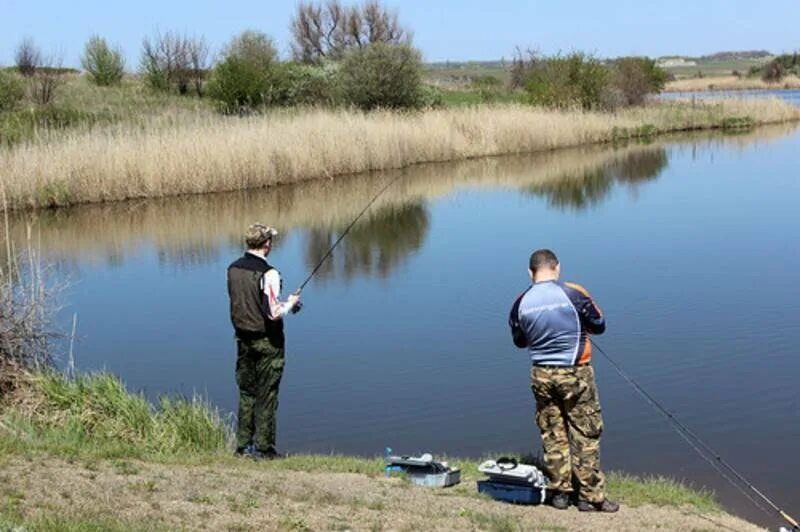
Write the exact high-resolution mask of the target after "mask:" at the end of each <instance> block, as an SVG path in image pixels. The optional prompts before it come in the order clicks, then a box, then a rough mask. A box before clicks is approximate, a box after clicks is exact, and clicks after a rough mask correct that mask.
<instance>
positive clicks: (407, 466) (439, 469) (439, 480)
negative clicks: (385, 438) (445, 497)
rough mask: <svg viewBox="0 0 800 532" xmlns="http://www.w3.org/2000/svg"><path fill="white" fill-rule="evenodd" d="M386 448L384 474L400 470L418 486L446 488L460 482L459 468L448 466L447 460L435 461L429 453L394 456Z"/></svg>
mask: <svg viewBox="0 0 800 532" xmlns="http://www.w3.org/2000/svg"><path fill="white" fill-rule="evenodd" d="M390 453H391V449H387V453H386V456H385V461H386V468H385V470H384V471H385V472H386V475H387V476H388V475H391V473H392V472H402V473H404V474H405V475H406V477H407V478H408V479H409V480H410V481H411V482H413V483H414V484H416V485H418V486H427V487H430V488H446V487H448V486H453V485H455V484H458V483H459V482H461V470H460V469H458V468H452V467H450V466H449V465H448V464H447V462H437V461H436V460H434V459H433V456H432V455H430V454H429V453H425V454H423V455H421V456H395V455H392V454H390Z"/></svg>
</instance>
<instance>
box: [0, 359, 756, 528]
mask: <svg viewBox="0 0 800 532" xmlns="http://www.w3.org/2000/svg"><path fill="white" fill-rule="evenodd" d="M19 382H20V383H21V384H20V385H19V386H18V387H17V388H16V389H15V390H13V391H11V392H10V393H7V394H6V395H5V396H4V397H3V403H2V411H1V412H0V463H2V466H3V467H2V472H0V528H2V527H14V526H23V527H25V528H26V529H30V530H159V529H164V530H172V529H176V528H186V529H196V528H200V527H208V528H211V529H227V530H245V529H252V528H253V527H266V528H267V529H270V530H275V529H284V530H309V529H339V530H344V529H370V530H380V529H419V528H420V527H422V528H426V529H454V528H457V529H481V530H519V529H537V530H544V529H546V530H580V529H587V530H588V529H592V528H593V527H594V528H596V527H597V526H602V527H608V526H611V527H613V528H615V529H620V530H626V529H630V530H635V529H638V527H641V526H643V525H647V524H648V523H649V524H650V525H654V524H657V523H668V526H667V528H672V529H687V528H686V527H688V528H699V527H701V526H702V525H703V523H706V525H707V523H708V522H712V523H716V524H717V525H719V524H720V523H723V524H725V526H734V527H735V528H736V529H747V527H748V526H749V525H748V524H747V523H744V522H742V521H738V520H736V519H735V518H732V517H730V516H727V515H726V514H724V513H723V512H721V510H720V509H719V507H718V506H717V504H716V503H715V502H714V500H713V497H712V495H711V494H710V493H708V492H704V491H696V490H693V489H690V488H689V487H687V486H684V485H682V484H680V483H679V482H676V481H673V480H669V479H664V478H649V479H640V478H635V477H631V476H627V475H622V474H613V473H612V474H611V475H609V493H610V496H612V497H614V498H617V499H619V500H621V501H622V502H623V504H624V505H625V508H624V510H623V512H621V513H620V514H618V515H617V516H615V517H609V516H592V517H591V518H587V516H585V515H583V514H578V513H577V512H574V511H572V512H558V511H556V510H553V509H551V508H545V507H539V508H536V509H530V508H520V507H510V506H507V505H503V504H499V503H496V502H494V501H491V500H489V499H487V498H485V497H483V496H480V495H478V494H477V492H476V490H475V484H474V481H475V480H477V479H479V478H481V475H480V474H479V473H478V471H477V464H478V462H477V461H474V460H458V459H451V460H450V461H451V463H455V464H457V465H458V466H460V467H461V468H462V470H463V481H462V483H461V484H460V485H459V486H457V487H454V488H451V489H448V490H426V489H421V488H414V487H413V486H411V485H410V484H409V483H408V482H407V481H404V480H403V479H399V478H390V479H389V478H385V477H384V476H383V475H382V461H381V460H380V459H377V458H375V459H363V458H357V457H346V456H335V455H325V456H319V455H317V456H309V455H299V456H292V457H290V458H288V459H286V460H281V461H275V462H269V463H254V462H251V461H249V460H244V459H237V458H234V457H232V456H231V453H230V443H229V433H228V430H227V428H226V426H225V424H224V423H223V421H222V420H221V418H220V417H219V416H218V415H217V414H216V413H215V412H214V411H212V410H211V409H209V408H208V406H207V405H206V404H205V403H203V402H201V401H197V400H191V401H187V400H179V401H166V400H164V401H162V402H161V403H160V405H158V406H157V407H154V406H151V405H150V404H149V403H147V401H145V400H144V399H143V398H142V397H141V396H138V395H134V394H130V393H128V392H127V391H126V390H125V388H124V386H123V385H122V384H121V383H120V382H119V381H118V380H117V379H115V378H113V377H111V376H109V375H102V374H101V375H94V376H83V377H79V378H77V379H75V380H66V379H64V378H63V377H61V376H60V375H56V374H44V375H43V374H35V375H31V374H28V375H26V376H25V378H23V379H20V380H19ZM601 521H602V523H601Z"/></svg>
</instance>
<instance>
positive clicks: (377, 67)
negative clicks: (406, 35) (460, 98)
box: [340, 42, 423, 110]
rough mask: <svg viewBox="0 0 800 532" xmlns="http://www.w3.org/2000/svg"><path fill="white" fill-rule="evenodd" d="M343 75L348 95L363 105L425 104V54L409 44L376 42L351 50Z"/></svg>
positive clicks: (354, 102) (343, 63)
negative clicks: (423, 86) (423, 57)
mask: <svg viewBox="0 0 800 532" xmlns="http://www.w3.org/2000/svg"><path fill="white" fill-rule="evenodd" d="M340 76H341V84H342V89H343V93H344V97H345V99H346V100H347V102H349V103H351V104H352V105H355V106H356V107H359V108H361V109H366V110H369V109H376V108H390V109H401V108H418V107H421V106H422V105H423V90H422V58H421V55H420V53H419V51H418V50H416V49H415V48H413V47H412V46H410V45H407V44H385V43H381V42H376V43H373V44H370V45H369V46H367V47H364V48H359V49H355V50H351V51H350V52H348V53H347V55H345V58H344V60H343V61H342V65H341V69H340Z"/></svg>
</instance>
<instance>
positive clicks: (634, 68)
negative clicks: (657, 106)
mask: <svg viewBox="0 0 800 532" xmlns="http://www.w3.org/2000/svg"><path fill="white" fill-rule="evenodd" d="M612 69H613V72H612V84H613V86H614V87H615V88H616V89H618V90H619V91H620V93H621V94H622V96H623V99H624V101H623V103H624V105H641V104H643V103H644V100H645V97H646V96H647V95H648V94H652V93H658V92H661V91H662V90H663V89H664V85H665V83H666V81H667V73H666V72H665V71H664V70H663V69H662V68H661V67H659V66H658V65H657V64H656V61H655V60H654V59H650V58H648V57H622V58H620V59H617V60H616V61H614V63H613V66H612Z"/></svg>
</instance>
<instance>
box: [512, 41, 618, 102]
mask: <svg viewBox="0 0 800 532" xmlns="http://www.w3.org/2000/svg"><path fill="white" fill-rule="evenodd" d="M607 83H608V71H607V69H606V68H605V67H604V66H603V65H602V64H601V63H600V61H599V60H598V59H597V58H595V57H593V56H591V55H587V54H584V53H581V52H573V53H571V54H569V55H566V56H562V55H556V56H553V57H539V56H536V55H535V54H530V58H529V60H528V61H527V64H526V66H525V74H524V82H523V86H524V87H525V91H526V92H527V93H528V100H529V102H530V103H532V104H534V105H542V106H545V107H557V108H565V107H576V106H577V107H581V108H583V109H595V108H599V107H601V105H602V100H603V92H604V90H605V88H606V85H607Z"/></svg>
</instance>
